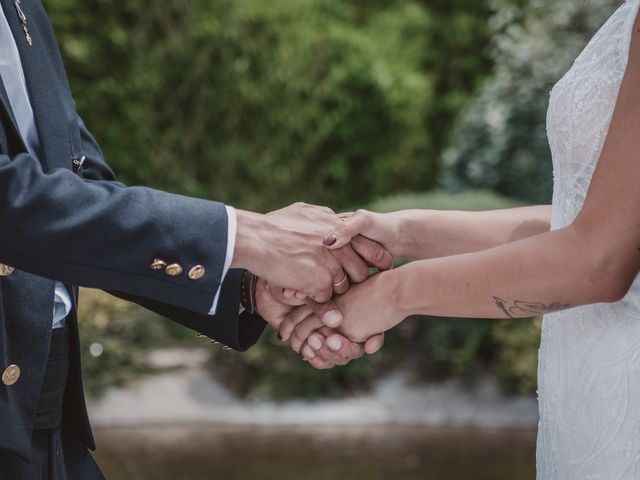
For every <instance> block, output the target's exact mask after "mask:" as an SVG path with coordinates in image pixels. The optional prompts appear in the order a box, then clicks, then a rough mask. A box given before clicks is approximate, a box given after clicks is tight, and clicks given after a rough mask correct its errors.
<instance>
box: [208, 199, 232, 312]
mask: <svg viewBox="0 0 640 480" xmlns="http://www.w3.org/2000/svg"><path fill="white" fill-rule="evenodd" d="M225 208H226V209H227V218H228V220H227V228H228V231H227V256H226V258H225V260H224V269H223V270H222V277H221V278H220V286H219V287H218V290H217V291H216V295H215V297H214V298H213V305H212V306H211V310H210V311H209V315H215V314H216V311H217V310H218V301H219V300H220V291H221V290H222V283H223V282H224V279H225V277H226V276H227V272H228V271H229V268H230V267H231V261H232V260H233V253H234V251H235V249H236V231H237V229H238V222H237V219H236V209H235V208H233V207H229V206H226V205H225Z"/></svg>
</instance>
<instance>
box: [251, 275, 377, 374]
mask: <svg viewBox="0 0 640 480" xmlns="http://www.w3.org/2000/svg"><path fill="white" fill-rule="evenodd" d="M256 308H257V312H258V314H260V316H262V318H264V319H265V320H266V321H267V322H268V323H269V324H270V325H271V326H272V327H274V328H275V329H278V328H279V327H280V325H281V324H282V322H283V321H284V320H285V318H287V315H289V314H290V313H291V312H292V311H294V309H295V308H296V307H294V306H291V305H287V304H286V303H283V301H282V288H273V287H270V286H269V284H267V282H266V281H264V280H262V279H258V281H257V284H256ZM331 311H337V309H336V307H335V306H333V304H329V305H323V306H322V307H319V308H318V309H317V310H316V312H317V313H318V315H320V316H323V315H324V316H326V314H327V313H328V312H331ZM314 318H315V319H316V320H317V322H318V327H317V328H316V329H315V330H314V333H313V334H312V335H308V337H309V338H308V341H307V339H306V338H305V341H306V345H304V348H302V354H301V355H302V356H303V358H304V359H305V360H307V361H308V362H309V363H310V364H311V365H312V366H313V367H314V368H317V369H328V368H332V367H335V366H336V365H346V364H347V363H349V362H350V361H352V360H355V359H357V358H360V357H362V356H363V355H364V353H365V349H364V348H363V346H362V345H360V344H357V343H354V342H351V341H349V340H348V339H347V338H346V337H344V336H342V335H340V334H337V333H336V332H335V331H334V330H332V329H330V328H327V327H326V326H324V324H323V323H322V321H321V320H320V318H319V317H318V316H314ZM301 347H302V345H299V346H298V348H297V349H296V351H297V352H298V353H300V351H301ZM380 347H382V344H381V343H380Z"/></svg>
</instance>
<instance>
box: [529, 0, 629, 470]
mask: <svg viewBox="0 0 640 480" xmlns="http://www.w3.org/2000/svg"><path fill="white" fill-rule="evenodd" d="M639 4H640V0H627V1H626V2H625V3H624V4H623V5H621V6H620V8H618V10H616V12H615V13H614V14H613V15H612V16H611V18H610V19H609V20H608V21H607V22H606V24H605V25H604V26H603V27H602V28H601V29H600V30H599V31H598V33H596V35H595V36H594V37H593V39H592V40H591V41H590V42H589V44H588V45H587V47H586V48H585V49H584V50H583V52H582V53H581V54H580V55H579V56H578V58H577V59H576V61H575V63H574V65H573V67H572V68H571V69H570V70H569V72H567V74H566V75H565V76H564V77H563V78H562V79H561V80H560V81H559V82H558V83H557V84H556V85H555V86H554V88H553V90H552V91H551V97H550V101H549V110H548V115H547V133H548V137H549V144H550V146H551V152H552V156H553V170H554V193H553V213H552V229H557V228H561V227H563V226H566V225H568V224H569V223H571V222H572V221H573V219H574V218H575V217H576V215H577V214H578V212H579V211H580V209H581V208H582V205H583V203H584V200H585V198H586V195H587V190H588V188H589V183H590V182H591V177H592V175H593V173H594V170H595V168H596V165H597V162H598V158H599V156H600V153H601V151H602V147H603V145H604V141H605V138H606V135H607V132H608V130H609V125H610V123H611V118H612V115H613V110H614V107H615V103H616V100H617V96H618V91H619V89H620V84H621V81H622V78H623V75H624V72H625V69H626V65H627V60H628V56H629V47H630V41H631V35H632V32H633V25H634V21H635V18H636V15H637V13H638V6H639ZM612 213H613V212H612ZM538 383H539V390H538V394H539V405H540V428H539V434H538V461H537V467H538V479H539V480H578V479H580V480H587V479H588V480H632V479H633V480H638V479H640V278H637V279H636V281H635V283H634V285H633V287H632V288H631V290H630V292H629V294H628V295H627V296H626V297H625V298H624V299H623V300H622V301H620V302H618V303H614V304H599V305H591V306H587V307H582V308H576V309H572V310H568V311H565V312H560V313H556V314H553V315H547V316H546V317H545V319H544V322H543V327H542V344H541V347H540V356H539V367H538Z"/></svg>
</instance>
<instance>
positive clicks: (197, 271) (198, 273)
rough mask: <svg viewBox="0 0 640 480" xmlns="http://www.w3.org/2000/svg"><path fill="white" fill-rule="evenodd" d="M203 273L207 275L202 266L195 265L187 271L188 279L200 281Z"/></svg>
mask: <svg viewBox="0 0 640 480" xmlns="http://www.w3.org/2000/svg"><path fill="white" fill-rule="evenodd" d="M205 273H207V271H206V270H205V268H204V267H203V266H202V265H196V266H195V267H193V268H192V269H191V270H189V278H190V279H191V280H200V279H201V278H202V277H204V274H205Z"/></svg>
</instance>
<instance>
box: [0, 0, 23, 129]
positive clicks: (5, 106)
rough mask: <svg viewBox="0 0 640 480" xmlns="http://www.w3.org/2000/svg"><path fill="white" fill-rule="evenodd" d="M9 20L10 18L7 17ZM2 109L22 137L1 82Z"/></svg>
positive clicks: (0, 81)
mask: <svg viewBox="0 0 640 480" xmlns="http://www.w3.org/2000/svg"><path fill="white" fill-rule="evenodd" d="M0 7H2V8H3V10H4V14H5V16H7V10H6V8H5V7H6V6H5V5H4V4H1V5H0ZM7 18H9V17H8V16H7ZM0 107H2V109H3V110H4V111H5V113H6V114H7V116H8V117H9V119H10V120H11V123H12V124H13V129H14V132H13V133H14V134H16V135H17V136H18V137H20V130H18V122H17V121H16V117H15V116H14V115H13V109H12V108H11V102H9V95H7V91H6V89H5V88H4V83H2V80H0Z"/></svg>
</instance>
